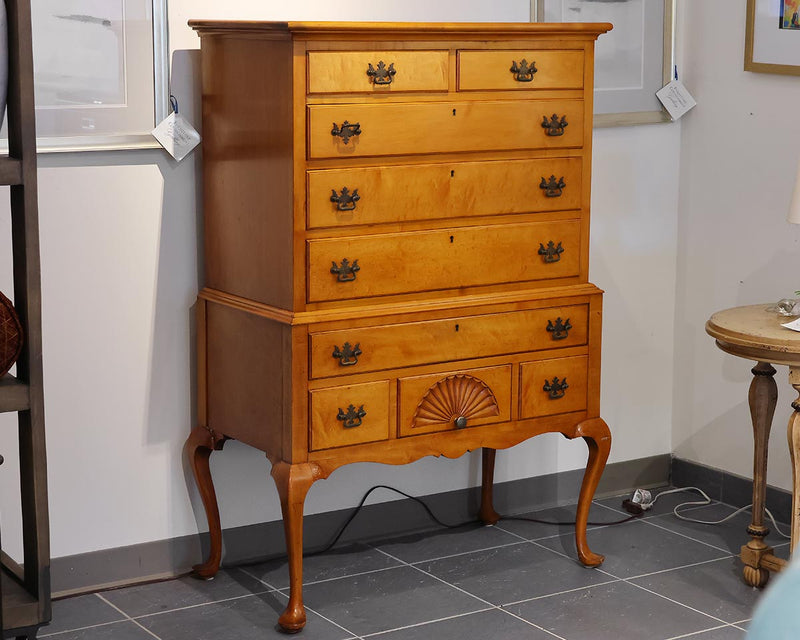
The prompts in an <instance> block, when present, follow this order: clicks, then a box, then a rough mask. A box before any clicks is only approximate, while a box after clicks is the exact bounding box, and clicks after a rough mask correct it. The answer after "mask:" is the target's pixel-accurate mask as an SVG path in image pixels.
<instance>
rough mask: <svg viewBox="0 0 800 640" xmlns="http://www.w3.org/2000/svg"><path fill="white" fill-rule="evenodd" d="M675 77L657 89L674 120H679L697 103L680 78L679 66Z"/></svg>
mask: <svg viewBox="0 0 800 640" xmlns="http://www.w3.org/2000/svg"><path fill="white" fill-rule="evenodd" d="M674 75H675V79H674V80H672V82H668V83H667V84H666V85H664V86H663V87H662V88H661V89H659V90H658V91H656V97H657V98H658V99H659V100H660V101H661V104H663V105H664V108H665V109H666V110H667V112H668V113H669V117H670V118H672V121H673V122H674V121H675V120H678V119H679V118H680V117H681V116H683V115H684V114H685V113H686V112H687V111H689V110H690V109H692V108H693V107H695V106H696V105H697V102H696V101H695V99H694V98H693V97H692V94H691V93H689V90H688V89H687V88H686V87H684V86H683V83H682V82H681V81H680V80H678V67H677V66H676V67H675V68H674Z"/></svg>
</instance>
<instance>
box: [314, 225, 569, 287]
mask: <svg viewBox="0 0 800 640" xmlns="http://www.w3.org/2000/svg"><path fill="white" fill-rule="evenodd" d="M580 234H581V222H580V220H562V221H554V222H527V223H521V224H503V225H491V226H475V227H458V228H453V229H443V230H435V231H412V232H406V233H390V234H384V235H375V236H353V237H347V238H326V239H320V240H309V241H308V266H309V271H308V300H309V302H324V301H329V300H352V299H355V298H365V297H371V296H385V295H392V294H402V293H412V292H417V291H429V290H437V289H454V288H464V287H475V286H481V285H490V284H499V283H509V282H530V281H535V280H546V279H556V278H568V277H574V276H577V275H578V272H579V269H580V253H581V245H580Z"/></svg>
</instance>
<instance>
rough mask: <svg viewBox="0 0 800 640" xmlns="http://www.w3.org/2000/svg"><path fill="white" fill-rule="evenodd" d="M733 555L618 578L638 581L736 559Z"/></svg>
mask: <svg viewBox="0 0 800 640" xmlns="http://www.w3.org/2000/svg"><path fill="white" fill-rule="evenodd" d="M736 557H738V556H735V555H733V554H728V555H727V556H724V557H722V558H711V560H701V561H700V562H692V563H690V564H684V565H681V566H680V567H671V568H669V569H659V570H658V571H650V572H649V573H640V574H639V575H636V576H630V577H628V578H620V580H639V579H640V578H648V577H650V576H655V575H658V574H659V573H669V572H670V571H680V570H681V569H690V568H691V567H699V566H701V565H704V564H711V563H712V562H721V561H722V560H730V559H731V558H736Z"/></svg>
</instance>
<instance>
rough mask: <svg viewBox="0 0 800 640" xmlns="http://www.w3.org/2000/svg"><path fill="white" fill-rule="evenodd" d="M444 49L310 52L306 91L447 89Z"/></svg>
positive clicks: (360, 91) (351, 91)
mask: <svg viewBox="0 0 800 640" xmlns="http://www.w3.org/2000/svg"><path fill="white" fill-rule="evenodd" d="M448 60H449V56H448V52H447V51H310V52H309V54H308V92H309V93H396V92H398V91H447V84H448V80H447V77H448Z"/></svg>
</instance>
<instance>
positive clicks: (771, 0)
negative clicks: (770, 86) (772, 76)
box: [744, 0, 800, 76]
mask: <svg viewBox="0 0 800 640" xmlns="http://www.w3.org/2000/svg"><path fill="white" fill-rule="evenodd" d="M799 14H800V0H747V26H746V28H745V35H744V70H745V71H758V72H760V73H781V74H785V75H795V76H800V17H799Z"/></svg>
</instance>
